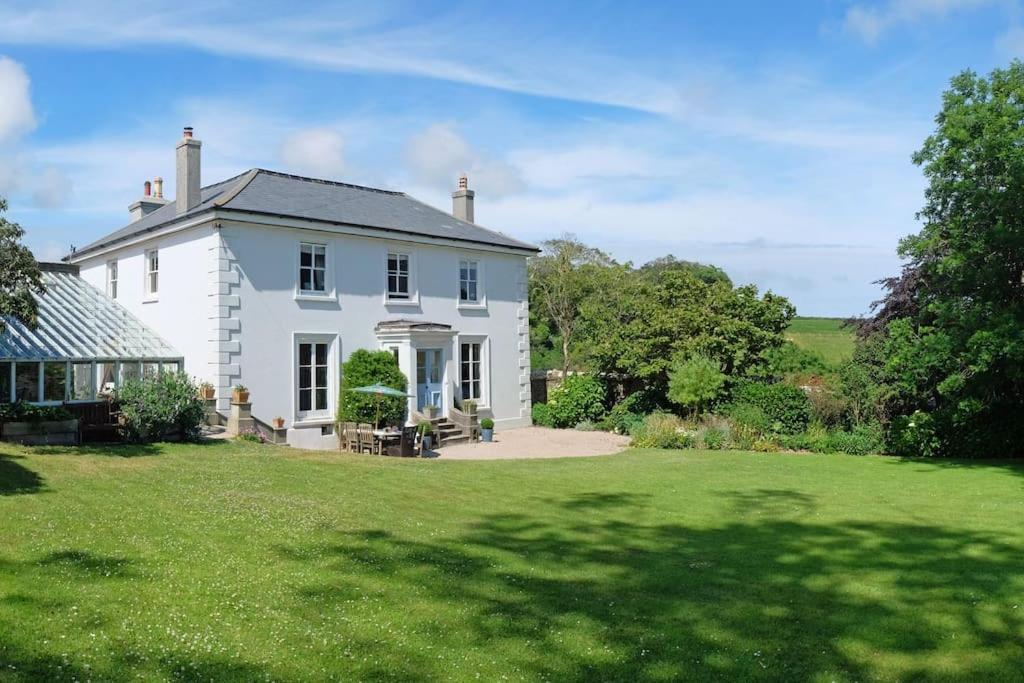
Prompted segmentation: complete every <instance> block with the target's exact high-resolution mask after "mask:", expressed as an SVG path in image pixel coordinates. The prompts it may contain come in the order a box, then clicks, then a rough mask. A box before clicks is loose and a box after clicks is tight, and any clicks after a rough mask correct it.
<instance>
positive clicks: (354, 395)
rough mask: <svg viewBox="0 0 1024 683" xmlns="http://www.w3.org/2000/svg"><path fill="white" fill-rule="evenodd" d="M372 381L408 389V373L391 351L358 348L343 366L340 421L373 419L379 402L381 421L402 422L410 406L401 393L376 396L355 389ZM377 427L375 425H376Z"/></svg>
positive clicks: (339, 400)
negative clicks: (400, 395) (401, 368)
mask: <svg viewBox="0 0 1024 683" xmlns="http://www.w3.org/2000/svg"><path fill="white" fill-rule="evenodd" d="M370 384H383V385H384V386H387V387H391V388H392V389H397V390H398V391H403V392H404V391H406V388H407V381H406V379H405V375H403V374H402V371H401V370H400V369H399V368H398V363H396V362H395V357H394V356H393V355H392V354H391V352H390V351H367V350H366V349H357V350H355V351H353V352H352V355H351V356H349V357H348V360H347V361H345V362H344V363H343V364H342V366H341V396H340V397H339V399H338V421H339V422H371V423H372V422H373V421H374V419H376V416H377V405H378V401H379V402H380V423H379V424H402V423H403V422H405V415H406V411H407V408H408V403H407V402H406V399H404V398H399V397H398V396H381V397H378V396H375V395H373V394H363V393H360V392H356V391H352V389H355V388H356V387H364V386H368V385H370ZM375 426H376V425H375Z"/></svg>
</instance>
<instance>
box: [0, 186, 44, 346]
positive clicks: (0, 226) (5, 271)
mask: <svg viewBox="0 0 1024 683" xmlns="http://www.w3.org/2000/svg"><path fill="white" fill-rule="evenodd" d="M6 211H7V201H6V200H4V199H3V198H0V333H2V332H3V331H4V330H5V329H6V327H7V326H6V324H5V322H4V318H6V317H10V318H14V319H15V320H18V321H20V322H22V323H24V324H25V325H28V326H29V327H33V328H34V327H35V326H36V323H37V318H36V316H37V315H38V306H37V305H36V298H35V297H36V295H37V294H42V293H43V291H44V289H43V282H42V275H41V274H40V273H39V264H38V263H36V260H35V258H34V257H33V256H32V252H31V251H29V249H28V247H26V246H25V245H23V244H22V243H21V238H22V237H23V236H24V234H25V231H24V230H22V229H21V226H20V225H18V224H17V223H12V222H11V221H9V220H7V219H6V218H5V217H4V213H5V212H6Z"/></svg>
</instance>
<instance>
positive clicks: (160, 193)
mask: <svg viewBox="0 0 1024 683" xmlns="http://www.w3.org/2000/svg"><path fill="white" fill-rule="evenodd" d="M153 196H154V197H156V198H157V199H163V198H164V179H163V178H161V177H160V176H157V177H156V178H153Z"/></svg>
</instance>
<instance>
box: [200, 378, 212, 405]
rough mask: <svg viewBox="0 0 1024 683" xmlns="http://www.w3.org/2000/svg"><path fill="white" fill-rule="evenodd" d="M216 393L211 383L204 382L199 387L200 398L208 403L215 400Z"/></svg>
mask: <svg viewBox="0 0 1024 683" xmlns="http://www.w3.org/2000/svg"><path fill="white" fill-rule="evenodd" d="M214 391H215V390H214V388H213V385H212V384H210V383H209V382H203V383H201V384H200V385H199V396H200V397H201V398H204V399H206V400H207V401H209V400H210V399H211V398H213V394H214Z"/></svg>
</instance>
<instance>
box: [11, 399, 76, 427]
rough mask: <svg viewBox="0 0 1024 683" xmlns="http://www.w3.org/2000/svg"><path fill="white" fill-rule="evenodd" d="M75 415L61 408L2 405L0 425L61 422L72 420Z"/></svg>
mask: <svg viewBox="0 0 1024 683" xmlns="http://www.w3.org/2000/svg"><path fill="white" fill-rule="evenodd" d="M74 417H75V416H74V415H72V414H71V413H69V412H68V411H67V410H65V409H64V408H62V407H61V406H37V405H35V404H33V403H25V402H24V401H18V402H17V403H4V404H0V423H3V422H60V421H63V420H72V419H74Z"/></svg>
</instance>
